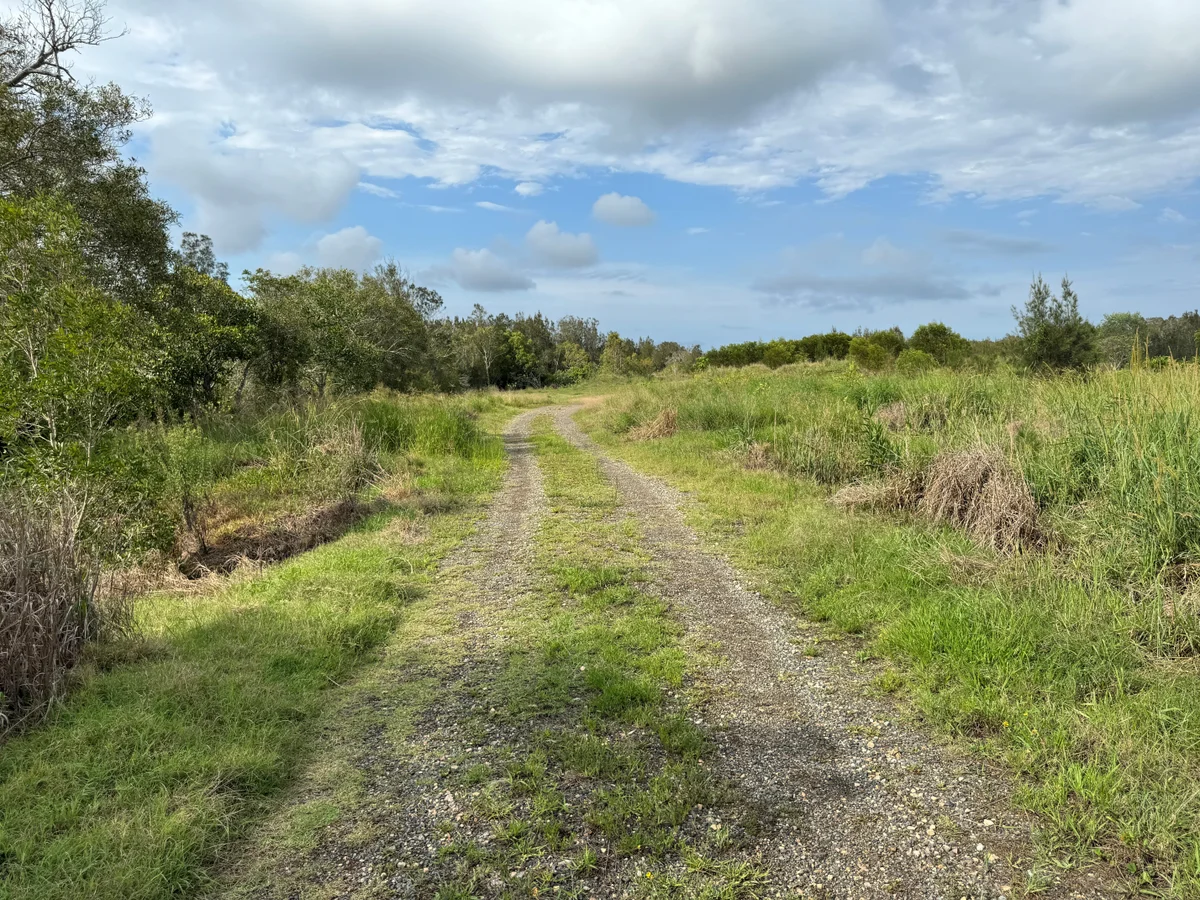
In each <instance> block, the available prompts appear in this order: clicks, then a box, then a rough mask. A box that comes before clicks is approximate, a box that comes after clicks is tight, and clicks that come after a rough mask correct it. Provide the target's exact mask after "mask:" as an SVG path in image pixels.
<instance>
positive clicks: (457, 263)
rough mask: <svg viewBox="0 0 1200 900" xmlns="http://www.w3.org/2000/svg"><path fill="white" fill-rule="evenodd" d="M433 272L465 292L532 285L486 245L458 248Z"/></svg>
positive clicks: (527, 287) (518, 288)
mask: <svg viewBox="0 0 1200 900" xmlns="http://www.w3.org/2000/svg"><path fill="white" fill-rule="evenodd" d="M434 274H435V275H447V276H449V277H450V278H452V279H454V281H455V282H457V283H458V286H459V287H461V288H463V289H464V290H468V291H488V292H498V291H528V290H531V289H533V288H534V287H536V286H537V285H535V284H534V282H533V280H532V279H531V278H529V277H528V276H527V275H524V274H522V273H521V272H518V271H517V270H516V269H514V268H513V267H512V266H510V265H509V264H508V263H507V262H505V261H504V260H503V259H501V258H500V257H499V256H497V255H496V254H495V253H493V252H492V251H491V250H488V249H486V248H484V249H481V250H464V249H463V248H461V247H459V248H458V249H456V250H455V251H454V253H453V254H452V255H451V257H450V264H449V265H448V266H441V267H438V270H437V271H436V272H435V273H434Z"/></svg>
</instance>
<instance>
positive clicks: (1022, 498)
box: [917, 447, 1045, 553]
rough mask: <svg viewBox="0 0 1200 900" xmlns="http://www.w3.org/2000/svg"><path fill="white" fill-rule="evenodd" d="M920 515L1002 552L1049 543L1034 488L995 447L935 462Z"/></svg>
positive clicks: (956, 452) (944, 455)
mask: <svg viewBox="0 0 1200 900" xmlns="http://www.w3.org/2000/svg"><path fill="white" fill-rule="evenodd" d="M917 509H918V511H919V512H920V513H921V515H923V516H925V517H926V518H928V519H930V520H931V521H934V522H944V523H947V524H950V525H955V526H957V527H959V528H962V529H963V530H964V531H966V532H967V534H969V535H970V536H971V537H972V538H973V539H974V540H975V541H977V542H978V543H980V544H984V545H986V546H989V547H992V548H994V549H996V550H999V551H1002V552H1006V553H1011V552H1014V551H1016V550H1019V549H1022V548H1031V547H1037V546H1040V545H1041V544H1043V543H1044V541H1045V535H1044V533H1043V531H1042V529H1041V526H1040V524H1039V521H1038V508H1037V503H1036V502H1035V501H1034V499H1033V494H1032V493H1031V492H1030V490H1029V485H1028V484H1026V483H1025V479H1024V478H1023V477H1022V476H1021V474H1020V473H1019V472H1017V471H1015V470H1014V469H1013V467H1012V465H1011V464H1010V463H1009V461H1008V459H1007V458H1006V457H1005V456H1004V454H1003V453H1001V452H1000V451H998V450H996V449H994V448H991V447H977V448H973V449H970V450H954V451H947V452H944V453H941V454H939V455H938V456H937V457H935V458H934V460H933V462H931V463H930V464H929V468H928V469H927V470H926V473H925V485H924V491H923V493H922V496H921V500H920V502H919V503H918V505H917Z"/></svg>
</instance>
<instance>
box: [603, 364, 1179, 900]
mask: <svg viewBox="0 0 1200 900" xmlns="http://www.w3.org/2000/svg"><path fill="white" fill-rule="evenodd" d="M1131 346H1132V342H1131ZM889 368H890V371H888V372H886V373H880V374H872V373H868V372H864V371H863V369H862V368H860V367H858V366H856V365H853V364H852V363H825V364H821V365H811V364H810V365H805V364H801V365H791V366H786V367H781V368H779V369H777V370H774V371H772V370H770V369H768V368H767V367H765V366H751V367H746V368H741V369H729V368H724V369H716V370H713V371H712V372H709V373H706V374H704V375H700V376H695V377H692V378H688V379H677V380H670V381H662V382H656V383H651V384H642V385H636V386H630V387H627V388H626V389H624V390H622V391H619V392H617V393H616V394H615V395H613V396H612V397H611V398H610V400H609V402H608V403H607V404H606V405H605V406H604V407H603V408H598V409H595V410H592V411H590V412H588V413H586V414H585V415H587V416H588V417H589V421H590V423H591V426H592V427H593V429H594V430H595V432H596V435H597V437H599V438H600V439H602V440H604V441H605V442H606V443H607V444H608V445H609V446H610V447H612V448H613V449H615V450H617V451H618V452H620V453H622V454H623V455H626V456H627V457H629V458H630V459H631V460H632V461H634V462H635V463H636V464H637V465H638V466H639V467H641V468H644V469H646V470H648V471H651V472H654V473H657V474H661V475H664V476H667V477H668V478H670V479H672V480H674V481H676V482H677V483H679V484H680V485H681V486H683V487H685V488H687V489H689V490H691V491H694V492H695V493H696V496H697V497H698V499H699V500H701V501H702V502H701V504H700V505H699V506H698V507H697V508H696V510H695V512H694V515H695V516H696V518H697V520H698V521H699V522H700V523H701V524H703V525H705V526H706V527H707V528H708V530H709V532H710V533H711V534H712V535H713V536H714V538H715V539H716V540H717V541H718V542H720V543H721V544H723V545H725V546H726V547H728V548H729V549H730V550H731V551H732V552H733V553H734V555H735V557H736V559H737V561H738V562H739V564H740V565H742V566H743V567H745V568H746V569H747V570H749V571H751V572H753V573H755V574H756V576H757V577H758V578H759V579H760V582H761V585H762V586H763V587H764V589H766V590H767V591H768V592H769V593H770V594H771V595H772V596H774V597H775V598H777V599H778V600H779V601H780V602H781V603H784V604H787V605H792V606H794V607H795V608H796V610H797V612H798V613H803V614H805V615H807V616H811V617H814V618H816V619H819V620H823V621H827V622H828V623H829V625H830V627H831V628H833V629H835V630H837V631H838V632H841V633H850V634H859V635H862V636H863V641H864V650H865V652H867V653H869V654H876V655H879V656H881V657H883V658H885V659H888V660H891V661H892V663H893V664H894V666H895V671H894V673H893V674H892V675H890V676H889V677H888V678H886V679H884V682H886V683H885V684H884V687H885V688H886V689H888V690H897V689H901V688H903V689H904V691H905V692H906V694H907V695H908V696H910V697H911V698H912V699H913V700H914V701H915V703H916V706H917V708H918V709H919V710H920V711H921V713H922V714H923V715H924V716H925V717H926V718H928V719H929V720H931V721H933V722H935V723H937V724H938V725H939V726H941V727H943V728H946V729H948V730H950V731H952V732H954V733H956V734H959V735H961V736H963V737H965V738H967V739H968V740H972V741H976V742H978V743H979V745H980V746H981V747H982V748H984V749H986V750H987V751H988V752H992V753H995V754H998V755H1001V756H1003V757H1004V758H1006V759H1007V760H1008V761H1009V762H1010V763H1011V764H1012V765H1013V766H1014V767H1015V768H1016V770H1017V771H1019V772H1020V773H1022V774H1023V775H1024V776H1025V778H1024V780H1023V782H1022V784H1023V788H1022V798H1023V800H1024V802H1025V803H1026V804H1027V805H1029V806H1030V807H1031V808H1033V809H1035V810H1037V811H1038V812H1040V813H1041V814H1042V815H1043V819H1044V821H1045V822H1046V823H1047V831H1046V833H1045V834H1044V835H1043V846H1044V848H1045V850H1046V852H1047V853H1048V854H1050V855H1052V856H1053V857H1055V858H1058V859H1060V860H1062V861H1064V862H1066V863H1071V862H1081V861H1086V860H1089V859H1094V858H1097V857H1098V858H1100V859H1104V860H1110V861H1112V862H1113V863H1114V864H1116V865H1118V866H1120V867H1121V868H1123V869H1125V870H1127V871H1128V872H1129V873H1132V874H1133V875H1134V876H1135V877H1136V878H1139V879H1141V881H1142V883H1143V885H1144V887H1145V888H1146V889H1148V890H1158V891H1162V892H1164V893H1165V894H1166V895H1169V896H1178V897H1185V896H1193V895H1194V893H1195V891H1196V890H1198V889H1200V807H1198V805H1197V802H1196V794H1195V780H1196V777H1197V774H1198V773H1200V765H1198V764H1200V757H1198V756H1197V747H1198V746H1200V725H1198V723H1200V700H1198V699H1197V698H1200V690H1198V689H1200V666H1198V665H1197V660H1198V659H1200V655H1198V653H1197V650H1198V648H1200V583H1198V582H1197V577H1196V576H1197V572H1198V571H1200V570H1198V569H1197V563H1198V561H1200V529H1198V528H1196V527H1194V523H1195V521H1196V519H1195V513H1196V510H1197V508H1200V446H1198V445H1197V437H1196V436H1197V434H1200V420H1198V418H1197V416H1198V412H1197V408H1196V404H1195V398H1196V397H1197V396H1198V391H1200V369H1198V368H1197V366H1196V365H1195V364H1193V363H1182V364H1181V363H1168V364H1165V365H1153V366H1151V365H1148V364H1146V363H1145V361H1144V359H1143V360H1141V361H1139V359H1138V357H1137V355H1136V354H1134V356H1133V365H1132V367H1131V368H1126V369H1124V370H1121V371H1116V370H1092V371H1090V372H1087V373H1083V374H1075V375H1072V374H1060V375H1055V376H1048V377H1033V376H1030V375H1028V374H1023V373H1021V372H1018V371H1015V370H1012V369H1010V368H1008V367H1001V368H1000V369H998V370H997V371H994V372H993V373H991V374H980V373H978V372H975V373H972V372H967V371H961V370H958V371H956V370H951V369H947V368H941V367H933V368H930V369H928V370H922V371H918V372H916V373H913V374H903V373H902V372H901V371H899V369H898V367H896V366H895V365H892V366H891V367H889ZM1035 886H1036V885H1035Z"/></svg>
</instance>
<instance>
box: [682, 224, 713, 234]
mask: <svg viewBox="0 0 1200 900" xmlns="http://www.w3.org/2000/svg"><path fill="white" fill-rule="evenodd" d="M711 230H712V229H710V228H702V227H701V226H699V225H693V226H692V227H691V228H689V229H688V230H687V233H688V234H708V233H709V231H711Z"/></svg>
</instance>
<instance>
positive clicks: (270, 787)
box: [0, 404, 502, 900]
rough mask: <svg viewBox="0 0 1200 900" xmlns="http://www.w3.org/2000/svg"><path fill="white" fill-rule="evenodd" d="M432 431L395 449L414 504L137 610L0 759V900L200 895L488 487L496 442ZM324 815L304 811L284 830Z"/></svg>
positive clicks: (400, 621) (310, 824) (319, 810)
mask: <svg viewBox="0 0 1200 900" xmlns="http://www.w3.org/2000/svg"><path fill="white" fill-rule="evenodd" d="M424 409H425V410H426V411H427V412H428V411H429V410H431V409H433V407H432V406H429V405H428V404H426V406H425V407H424ZM389 415H390V413H389ZM432 421H433V424H431V425H429V426H428V427H427V428H425V430H423V431H422V430H421V428H418V429H417V431H418V434H422V435H424V437H421V438H419V439H418V438H413V439H411V440H410V439H409V438H405V439H404V441H401V442H399V443H397V444H396V449H400V448H401V447H403V448H404V449H405V450H406V452H408V453H409V454H411V456H410V458H409V462H410V463H411V465H412V467H413V469H414V471H416V472H417V473H418V474H417V476H416V484H417V488H418V493H417V494H416V495H415V496H414V497H413V498H412V503H411V504H409V505H407V506H400V507H393V508H391V509H389V510H388V511H386V512H383V513H380V514H377V515H375V516H373V517H372V518H370V519H369V520H367V521H366V522H364V523H362V525H360V526H359V527H358V528H357V529H356V530H355V531H354V532H353V533H351V534H350V535H348V536H347V537H345V538H343V539H342V540H340V541H338V542H336V543H333V544H329V545H326V546H324V547H322V548H320V549H317V550H315V551H313V552H311V553H309V554H305V555H303V556H301V557H297V558H296V559H294V560H292V561H291V562H288V563H284V564H281V565H280V566H278V567H276V568H273V569H268V570H267V571H266V573H265V574H264V575H262V576H261V577H257V578H253V579H250V580H242V581H237V582H234V583H230V584H228V585H227V586H224V587H222V588H220V589H219V590H216V591H214V592H209V593H201V594H199V595H183V596H180V595H162V596H158V597H155V598H152V599H150V600H147V601H145V602H144V603H143V604H142V606H141V610H140V617H141V620H142V625H143V629H142V631H143V634H142V637H141V639H140V640H138V641H137V642H134V643H131V644H130V645H129V646H128V647H126V648H124V649H122V648H115V647H107V648H100V650H101V651H102V652H99V653H97V654H96V656H95V661H94V662H93V664H92V665H91V666H90V667H88V668H86V669H85V670H84V671H82V672H81V673H80V676H79V678H78V682H79V683H78V685H77V686H76V687H75V689H74V690H73V691H72V692H71V694H70V695H69V697H68V698H67V699H66V700H65V701H64V702H63V703H62V704H61V705H60V706H59V707H58V708H57V709H56V710H55V711H54V712H53V714H52V715H51V717H50V718H49V719H48V720H47V721H46V722H45V723H44V724H43V725H41V726H40V727H38V728H36V729H34V730H32V731H31V732H29V733H27V734H25V735H22V736H20V737H17V738H15V739H13V740H10V741H9V742H8V743H7V744H5V745H4V746H3V748H0V897H2V898H5V900H8V898H12V900H17V898H29V900H34V898H37V900H53V898H63V900H66V898H78V897H92V898H107V897H111V898H122V900H130V898H166V897H176V896H183V895H192V894H195V893H196V892H198V891H199V890H201V889H202V888H204V886H205V885H206V884H207V883H208V882H209V879H210V873H211V868H212V866H213V864H214V863H215V861H216V860H217V858H218V856H219V854H221V853H222V852H223V851H225V849H226V848H228V847H229V846H230V844H231V842H233V841H236V840H237V839H238V838H240V837H241V836H243V835H245V834H246V833H247V831H248V829H250V828H251V826H253V825H255V824H256V823H257V822H260V821H261V820H262V819H263V817H264V816H265V814H266V813H267V811H268V809H269V806H270V804H271V802H272V799H273V798H274V797H275V796H276V795H278V794H279V793H280V792H281V791H282V790H284V789H285V788H286V787H287V786H288V785H289V784H290V783H292V781H293V780H294V779H295V777H296V775H297V773H298V772H299V771H300V769H301V767H302V765H303V764H304V763H305V761H306V760H307V759H308V757H309V755H310V754H311V751H312V745H313V739H314V734H315V732H316V730H317V729H318V727H319V726H320V723H321V722H322V721H323V716H324V715H325V714H326V712H327V711H328V710H329V709H330V708H331V706H335V705H336V704H337V702H338V698H339V697H341V696H342V695H343V694H344V690H345V689H344V685H346V684H347V682H348V680H350V679H353V678H354V677H355V675H356V673H359V672H360V671H362V670H363V669H364V667H369V665H370V664H371V663H373V662H374V661H375V660H377V659H378V658H379V656H380V654H381V652H382V648H383V647H384V646H385V645H386V644H387V642H388V641H389V640H390V639H391V638H392V635H393V634H394V633H395V632H396V630H397V629H398V628H400V629H403V628H404V625H405V619H406V615H407V610H408V608H409V607H410V606H411V605H412V604H414V603H415V602H418V601H419V600H420V599H421V598H422V596H423V595H424V594H425V593H426V592H427V591H428V590H429V588H430V583H431V578H432V575H433V573H434V569H435V566H436V563H437V561H438V560H439V559H440V558H441V556H443V555H444V554H445V553H446V552H447V551H448V549H449V548H450V547H452V546H453V545H454V544H456V543H457V542H458V541H459V540H461V538H462V537H463V535H464V534H465V533H466V532H467V530H469V528H470V527H471V523H472V521H473V518H474V516H475V515H477V510H478V503H479V501H480V500H481V499H482V498H483V497H484V496H485V495H486V494H487V493H488V492H490V491H491V490H494V488H495V487H496V486H497V484H498V483H499V482H498V479H499V475H500V472H501V470H502V455H501V452H500V447H499V441H498V440H496V439H495V438H489V437H487V436H485V435H481V434H479V433H478V432H474V433H473V434H471V436H470V437H469V439H467V438H464V437H463V433H462V432H461V430H460V429H459V426H458V425H456V424H454V422H455V421H458V420H456V419H455V418H454V416H450V417H449V419H447V418H446V417H444V416H438V415H434V416H433V419H432ZM439 422H440V423H441V424H439ZM447 422H449V423H450V424H449V425H447V424H446V423H447ZM378 427H379V428H380V429H385V428H392V429H393V430H394V431H395V432H396V433H399V429H400V426H399V425H397V424H396V423H395V422H392V423H390V424H386V425H380V426H378ZM422 427H424V426H422ZM237 440H238V441H243V440H245V437H244V436H243V437H239V438H238V439H237ZM458 451H461V452H458ZM405 518H409V519H420V520H421V521H422V524H423V525H424V526H425V527H426V528H427V530H428V537H427V538H426V540H425V541H423V542H422V543H420V544H415V545H409V544H401V543H398V542H396V541H395V540H394V539H393V538H392V537H391V531H390V530H389V529H390V527H391V526H392V525H393V524H394V523H396V522H398V521H400V520H402V519H405ZM336 814H337V810H336V808H331V807H330V806H329V805H328V804H322V803H315V804H312V805H308V806H306V807H304V808H303V809H302V810H300V811H299V812H298V813H297V815H296V821H295V822H293V823H292V824H293V825H294V826H295V828H294V829H293V831H294V832H296V833H300V832H304V831H305V830H308V831H312V830H315V829H318V828H320V827H321V826H322V824H323V823H327V822H328V821H330V820H331V817H334V816H336Z"/></svg>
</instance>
